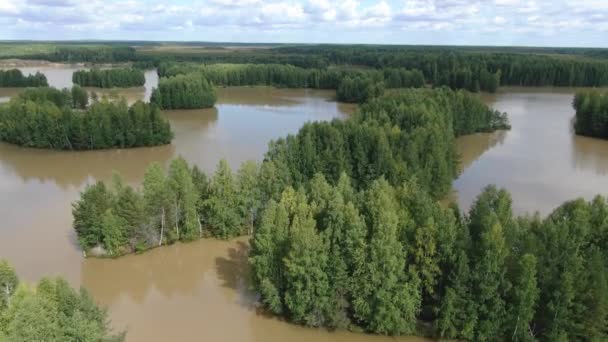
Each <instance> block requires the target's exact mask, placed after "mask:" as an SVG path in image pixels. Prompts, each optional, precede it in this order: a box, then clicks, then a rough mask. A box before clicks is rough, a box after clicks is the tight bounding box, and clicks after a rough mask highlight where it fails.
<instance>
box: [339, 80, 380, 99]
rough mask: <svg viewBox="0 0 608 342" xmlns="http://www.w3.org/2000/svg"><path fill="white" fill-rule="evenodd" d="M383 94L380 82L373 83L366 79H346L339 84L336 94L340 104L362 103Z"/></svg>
mask: <svg viewBox="0 0 608 342" xmlns="http://www.w3.org/2000/svg"><path fill="white" fill-rule="evenodd" d="M383 93H384V84H383V83H381V82H374V80H372V79H371V78H367V77H354V78H350V77H346V78H344V79H342V81H341V82H340V86H338V90H337V93H336V94H337V96H338V100H339V101H342V102H356V103H364V102H367V101H368V100H369V99H371V98H374V97H378V96H380V95H382V94H383Z"/></svg>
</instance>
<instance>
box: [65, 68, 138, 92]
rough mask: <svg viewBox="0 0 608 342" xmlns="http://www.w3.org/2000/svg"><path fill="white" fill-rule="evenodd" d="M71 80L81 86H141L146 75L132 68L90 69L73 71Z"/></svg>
mask: <svg viewBox="0 0 608 342" xmlns="http://www.w3.org/2000/svg"><path fill="white" fill-rule="evenodd" d="M72 82H74V83H75V84H78V85H80V86H83V87H98V88H114V87H118V88H128V87H141V86H143V85H144V84H145V83H146V77H145V76H144V72H143V71H141V70H139V69H134V68H112V69H103V70H101V69H91V70H78V71H75V72H74V74H72Z"/></svg>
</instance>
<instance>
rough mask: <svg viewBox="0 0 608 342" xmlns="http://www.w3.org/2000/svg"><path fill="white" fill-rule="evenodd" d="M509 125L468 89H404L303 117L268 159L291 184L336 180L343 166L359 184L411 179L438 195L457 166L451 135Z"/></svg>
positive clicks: (504, 127) (272, 144)
mask: <svg viewBox="0 0 608 342" xmlns="http://www.w3.org/2000/svg"><path fill="white" fill-rule="evenodd" d="M509 127H510V126H509V124H508V120H507V118H506V115H505V114H503V113H499V112H496V111H494V110H491V109H490V108H488V106H486V105H485V104H484V103H483V102H482V101H481V100H480V99H479V97H478V96H476V95H474V94H471V93H468V92H465V91H452V90H449V89H410V90H405V91H399V92H394V93H389V94H387V95H385V96H383V97H380V98H375V99H372V100H371V101H370V102H368V103H366V104H363V105H362V106H361V107H360V108H359V111H358V112H357V113H356V114H354V115H353V116H352V118H351V119H349V120H346V121H344V120H334V121H332V122H313V123H307V124H305V125H304V126H303V127H302V128H301V129H300V131H299V132H298V134H296V135H289V136H288V137H287V138H284V139H283V138H282V139H278V140H277V141H275V142H273V143H271V146H270V149H269V151H268V153H267V155H266V159H267V160H271V161H273V162H274V163H275V164H276V165H279V166H280V167H281V168H284V169H285V171H284V173H285V174H286V176H285V177H288V178H289V182H288V184H295V185H296V186H299V185H301V184H303V183H304V182H305V181H307V180H309V179H311V178H312V177H313V176H314V175H315V174H316V173H322V174H323V175H324V176H325V178H326V179H327V180H328V181H329V182H330V183H332V184H335V182H337V180H338V178H339V177H340V174H341V173H343V172H344V173H346V174H347V175H348V176H350V177H351V178H352V181H353V185H354V186H355V188H357V189H359V188H366V187H367V186H369V185H370V183H371V182H372V181H374V180H376V179H377V178H379V177H381V176H383V177H385V178H386V179H387V180H388V181H389V182H390V183H391V184H393V185H397V184H400V183H401V182H403V180H404V179H406V178H416V179H417V180H418V182H419V184H420V185H421V186H423V188H424V189H425V190H427V191H429V192H430V193H431V194H433V196H435V197H436V198H439V197H442V196H443V195H445V194H446V193H447V191H449V189H451V183H452V180H453V178H454V177H455V176H456V172H457V167H456V165H457V159H458V157H457V155H456V152H455V150H454V146H455V143H454V137H455V136H459V135H463V134H470V133H474V132H489V131H494V130H497V129H508V128H509Z"/></svg>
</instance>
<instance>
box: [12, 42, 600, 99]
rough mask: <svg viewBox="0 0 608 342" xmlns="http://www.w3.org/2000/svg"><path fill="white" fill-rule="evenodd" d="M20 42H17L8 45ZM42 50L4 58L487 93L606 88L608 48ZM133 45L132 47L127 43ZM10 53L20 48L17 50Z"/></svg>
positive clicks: (148, 46)
mask: <svg viewBox="0 0 608 342" xmlns="http://www.w3.org/2000/svg"><path fill="white" fill-rule="evenodd" d="M14 44H19V43H14ZM49 44H51V45H50V46H51V47H52V48H48V49H40V53H36V52H34V53H28V54H26V55H19V54H15V55H8V56H6V57H26V58H30V59H44V60H49V61H56V62H93V63H102V62H103V63H115V62H134V65H135V66H136V67H140V68H149V67H158V66H160V65H161V64H162V63H166V62H171V63H181V62H196V63H205V64H216V63H236V64H242V63H251V64H290V65H293V66H298V67H302V68H316V69H327V68H328V67H331V66H357V67H366V68H371V69H384V68H405V69H408V70H413V69H416V70H420V71H421V72H422V73H423V75H424V78H425V79H426V80H427V82H429V83H432V84H435V85H449V86H451V87H452V88H464V89H469V90H473V91H474V90H476V89H481V90H489V91H491V90H490V89H491V87H489V86H484V83H487V82H490V81H491V77H497V78H498V84H499V85H505V86H508V85H510V86H606V85H608V49H575V48H533V47H458V46H381V45H272V44H266V45H268V46H266V47H264V45H262V47H260V48H255V49H245V48H243V49H239V48H238V44H237V45H235V46H236V47H237V48H234V49H224V48H223V45H222V44H203V43H200V44H197V43H190V44H186V45H188V46H189V47H192V46H200V48H199V49H196V50H194V51H193V49H187V51H186V49H183V50H180V49H179V44H175V45H176V48H175V49H157V47H160V46H163V45H160V44H159V43H149V42H148V43H145V44H142V45H140V46H139V47H138V48H134V47H131V46H129V45H130V44H129V43H126V42H116V43H112V42H108V43H105V44H99V43H97V44H95V43H80V44H77V43H73V44H55V45H53V44H52V43H49ZM131 44H133V43H131ZM16 51H19V50H18V49H16Z"/></svg>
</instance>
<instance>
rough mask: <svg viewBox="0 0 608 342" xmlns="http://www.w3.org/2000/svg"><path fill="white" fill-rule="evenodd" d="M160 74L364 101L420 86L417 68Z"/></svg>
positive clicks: (210, 69) (259, 67) (168, 67)
mask: <svg viewBox="0 0 608 342" xmlns="http://www.w3.org/2000/svg"><path fill="white" fill-rule="evenodd" d="M158 73H159V75H160V76H161V77H169V76H176V75H189V76H192V75H200V76H201V77H203V78H205V79H207V80H209V81H210V82H212V83H213V84H215V85H219V86H253V85H267V86H275V87H285V88H313V89H336V90H337V97H338V100H339V101H343V102H358V103H363V102H365V101H367V100H368V99H369V98H372V97H377V96H380V95H382V93H383V92H384V89H385V88H410V87H416V88H419V87H423V86H424V85H425V80H424V76H423V75H422V73H421V72H420V71H418V70H406V69H393V68H388V69H385V70H382V71H379V70H373V69H353V68H328V69H305V68H299V67H296V66H293V65H281V64H211V65H195V64H164V65H163V66H161V67H160V68H159V69H158Z"/></svg>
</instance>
